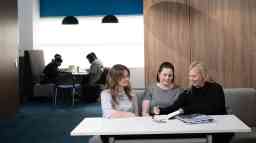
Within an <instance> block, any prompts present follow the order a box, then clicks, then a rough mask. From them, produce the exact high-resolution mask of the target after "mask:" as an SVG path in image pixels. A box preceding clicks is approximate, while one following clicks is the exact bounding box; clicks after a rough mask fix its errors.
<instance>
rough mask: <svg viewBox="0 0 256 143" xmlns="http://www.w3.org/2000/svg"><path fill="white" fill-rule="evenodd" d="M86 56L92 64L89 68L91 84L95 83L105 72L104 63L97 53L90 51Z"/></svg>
mask: <svg viewBox="0 0 256 143" xmlns="http://www.w3.org/2000/svg"><path fill="white" fill-rule="evenodd" d="M86 58H87V59H88V61H89V62H90V64H91V66H90V69H89V81H88V83H89V85H95V84H96V83H97V82H98V81H99V79H100V77H101V74H102V73H103V64H102V62H101V61H100V60H99V59H98V58H97V56H96V55H95V53H93V52H92V53H89V54H88V55H87V56H86Z"/></svg>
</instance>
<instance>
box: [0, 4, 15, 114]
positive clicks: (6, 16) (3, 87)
mask: <svg viewBox="0 0 256 143" xmlns="http://www.w3.org/2000/svg"><path fill="white" fill-rule="evenodd" d="M17 14H18V13H17V1H16V0H6V1H5V2H2V3H1V5H0V53H1V56H0V62H1V63H0V81H1V82H0V118H10V117H14V115H15V113H16V111H17V109H18V105H19V104H18V103H19V98H18V94H17V68H16V67H15V61H16V57H17V41H18V40H17V32H18V31H17V19H18V17H17Z"/></svg>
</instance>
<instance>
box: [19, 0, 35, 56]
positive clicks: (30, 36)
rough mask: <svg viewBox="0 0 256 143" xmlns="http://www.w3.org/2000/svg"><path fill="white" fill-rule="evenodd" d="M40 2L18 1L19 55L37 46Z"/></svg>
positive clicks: (31, 0) (32, 0) (30, 0)
mask: <svg viewBox="0 0 256 143" xmlns="http://www.w3.org/2000/svg"><path fill="white" fill-rule="evenodd" d="M38 1H39V0H18V28H19V36H18V37H19V38H18V39H19V41H18V46H19V55H20V56H23V51H24V50H32V49H34V48H35V47H36V46H37V45H36V43H37V42H36V33H37V32H36V31H37V30H38V28H37V26H38V24H37V22H38V20H39V3H38Z"/></svg>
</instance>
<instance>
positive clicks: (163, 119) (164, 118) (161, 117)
mask: <svg viewBox="0 0 256 143" xmlns="http://www.w3.org/2000/svg"><path fill="white" fill-rule="evenodd" d="M180 113H181V112H180V111H179V110H177V111H174V112H172V113H169V114H167V115H156V116H154V117H153V119H154V120H155V121H158V122H167V120H168V119H171V118H173V117H175V116H177V115H179V114H180Z"/></svg>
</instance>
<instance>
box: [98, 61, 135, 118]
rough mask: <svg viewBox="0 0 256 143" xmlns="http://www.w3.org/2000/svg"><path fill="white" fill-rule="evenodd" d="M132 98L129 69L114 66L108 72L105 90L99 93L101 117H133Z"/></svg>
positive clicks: (122, 66) (118, 65)
mask: <svg viewBox="0 0 256 143" xmlns="http://www.w3.org/2000/svg"><path fill="white" fill-rule="evenodd" d="M132 98H133V95H132V92H131V85H130V71H129V69H128V68H127V67H126V66H124V65H120V64H117V65H114V66H113V67H112V68H111V69H110V71H109V74H108V78H107V85H106V89H105V90H103V91H102V92H101V107H102V114H103V117H105V118H122V117H134V116H135V109H134V105H133V103H132Z"/></svg>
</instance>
